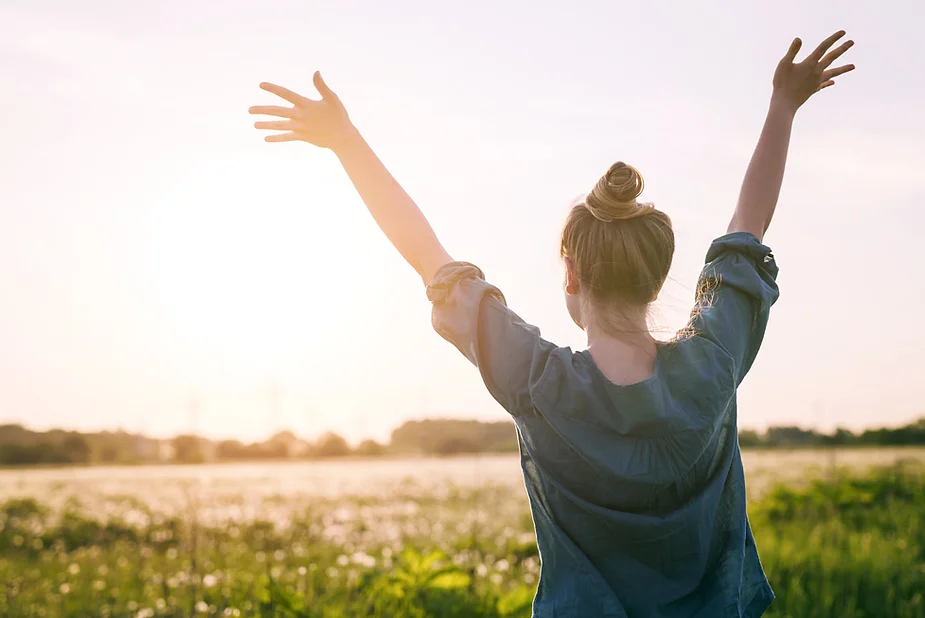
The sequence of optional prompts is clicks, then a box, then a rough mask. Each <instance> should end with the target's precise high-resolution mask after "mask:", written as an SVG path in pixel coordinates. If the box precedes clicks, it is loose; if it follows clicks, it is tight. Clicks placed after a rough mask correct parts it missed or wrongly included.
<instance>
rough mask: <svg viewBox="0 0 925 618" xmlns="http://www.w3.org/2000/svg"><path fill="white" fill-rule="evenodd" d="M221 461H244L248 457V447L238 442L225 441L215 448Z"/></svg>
mask: <svg viewBox="0 0 925 618" xmlns="http://www.w3.org/2000/svg"><path fill="white" fill-rule="evenodd" d="M215 454H216V456H217V457H218V458H219V459H244V458H245V457H246V456H247V447H246V446H244V445H243V444H241V443H240V442H238V441H237V440H223V441H221V442H219V443H218V446H217V447H216V448H215Z"/></svg>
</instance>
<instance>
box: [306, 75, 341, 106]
mask: <svg viewBox="0 0 925 618" xmlns="http://www.w3.org/2000/svg"><path fill="white" fill-rule="evenodd" d="M312 82H314V84H315V88H316V89H317V90H318V93H319V94H320V95H321V96H322V98H325V99H336V98H337V95H336V94H334V91H333V90H331V89H330V88H329V87H328V85H327V84H326V83H324V78H323V77H321V71H315V74H314V76H312Z"/></svg>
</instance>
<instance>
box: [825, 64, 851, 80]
mask: <svg viewBox="0 0 925 618" xmlns="http://www.w3.org/2000/svg"><path fill="white" fill-rule="evenodd" d="M853 70H854V65H853V64H846V65H844V66H840V67H837V68H834V69H829V70H828V71H826V72H824V73H823V74H822V81H828V80H830V79H832V78H833V77H838V76H839V75H844V74H845V73H847V72H848V71H853Z"/></svg>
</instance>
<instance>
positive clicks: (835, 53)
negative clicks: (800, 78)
mask: <svg viewBox="0 0 925 618" xmlns="http://www.w3.org/2000/svg"><path fill="white" fill-rule="evenodd" d="M852 45H854V41H845V42H844V43H842V44H841V45H839V46H838V47H836V48H835V49H833V50H832V51H830V52H829V53H827V54H826V55H825V57H824V58H823V59H822V60H820V61H819V67H820V68H821V69H826V68H828V66H829V65H830V64H832V63H833V62H835V60H836V59H837V58H838V57H839V56H841V55H842V54H843V53H845V52H846V51H848V50H849V49H851V46H852Z"/></svg>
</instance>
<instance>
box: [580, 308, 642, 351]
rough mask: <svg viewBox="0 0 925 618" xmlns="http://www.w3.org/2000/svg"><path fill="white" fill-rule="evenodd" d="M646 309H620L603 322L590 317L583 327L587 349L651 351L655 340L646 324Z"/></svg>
mask: <svg viewBox="0 0 925 618" xmlns="http://www.w3.org/2000/svg"><path fill="white" fill-rule="evenodd" d="M647 317H648V307H647V306H645V305H643V306H640V307H627V308H621V309H620V310H619V311H611V312H609V313H608V314H607V316H606V322H604V321H603V320H602V319H601V317H600V316H598V315H591V316H588V318H590V319H589V320H588V322H587V325H586V327H585V332H586V333H587V335H588V349H589V350H592V349H594V348H597V349H603V348H611V349H613V348H641V349H643V350H647V351H648V350H652V349H653V348H654V345H655V339H654V338H653V337H652V334H651V333H650V332H649V326H648V323H647V319H646V318H647Z"/></svg>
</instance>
